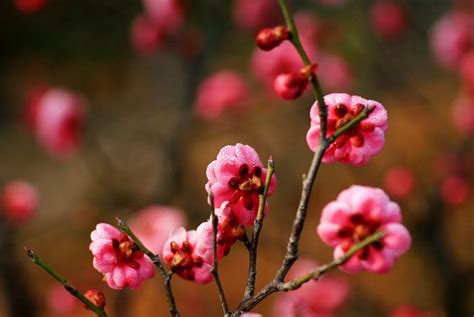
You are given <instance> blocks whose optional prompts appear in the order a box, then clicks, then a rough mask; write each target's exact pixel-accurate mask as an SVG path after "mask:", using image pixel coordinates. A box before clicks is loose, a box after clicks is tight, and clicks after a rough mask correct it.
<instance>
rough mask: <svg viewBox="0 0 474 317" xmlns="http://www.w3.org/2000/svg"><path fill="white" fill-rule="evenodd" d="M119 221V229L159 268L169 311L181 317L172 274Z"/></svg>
mask: <svg viewBox="0 0 474 317" xmlns="http://www.w3.org/2000/svg"><path fill="white" fill-rule="evenodd" d="M115 219H116V221H117V225H118V227H119V229H120V230H121V231H122V232H123V233H125V234H126V235H128V236H129V237H130V238H131V239H132V240H133V242H135V244H136V245H137V247H138V249H139V250H140V251H141V252H143V253H144V254H146V256H148V257H149V258H150V260H151V261H152V262H153V264H154V265H155V266H156V267H157V268H158V270H159V271H160V274H161V277H162V278H163V285H164V289H165V293H166V299H167V302H168V310H169V312H170V315H171V316H173V317H179V312H178V309H177V308H176V302H175V300H174V295H173V291H172V289H171V278H172V276H173V274H172V273H167V272H166V270H165V267H164V266H163V263H161V260H160V257H159V256H158V255H156V254H154V253H153V252H151V251H150V250H149V249H148V248H147V247H145V246H144V245H143V243H142V242H141V241H140V239H138V237H137V236H136V235H135V234H134V233H133V231H132V230H131V229H130V227H129V226H128V225H127V223H126V222H125V221H123V220H121V219H119V218H115Z"/></svg>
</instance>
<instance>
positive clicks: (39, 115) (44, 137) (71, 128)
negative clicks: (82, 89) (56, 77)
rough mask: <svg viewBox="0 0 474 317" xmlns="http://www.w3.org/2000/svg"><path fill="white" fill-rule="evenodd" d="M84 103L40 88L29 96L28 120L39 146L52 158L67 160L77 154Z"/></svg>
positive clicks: (63, 92) (62, 91)
mask: <svg viewBox="0 0 474 317" xmlns="http://www.w3.org/2000/svg"><path fill="white" fill-rule="evenodd" d="M85 107H86V104H85V101H84V100H83V98H82V97H80V96H78V95H76V94H74V93H73V92H71V91H68V90H65V89H61V88H40V89H39V90H35V91H33V92H32V94H30V98H29V100H28V105H27V120H28V123H29V125H30V128H31V131H32V133H33V134H34V135H35V136H36V138H37V140H38V142H39V143H40V144H41V145H42V146H43V147H44V148H45V149H46V150H47V151H48V152H49V153H50V154H51V155H53V156H55V157H59V158H62V159H66V158H69V157H71V156H72V155H73V154H75V153H76V152H77V151H78V148H79V143H80V139H81V137H82V130H83V121H84V113H85Z"/></svg>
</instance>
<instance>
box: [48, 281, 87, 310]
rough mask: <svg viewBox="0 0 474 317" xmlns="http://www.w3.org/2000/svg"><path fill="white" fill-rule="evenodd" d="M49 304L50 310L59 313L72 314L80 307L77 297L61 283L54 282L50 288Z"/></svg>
mask: <svg viewBox="0 0 474 317" xmlns="http://www.w3.org/2000/svg"><path fill="white" fill-rule="evenodd" d="M47 304H48V309H49V310H50V312H52V313H54V314H58V315H67V314H71V313H72V312H73V311H74V310H75V309H76V308H77V307H79V305H78V304H79V302H78V301H77V299H76V298H75V297H74V296H72V295H71V294H70V293H69V292H68V291H66V289H65V288H64V286H62V285H60V284H54V285H52V286H51V287H50V288H49V289H48V294H47Z"/></svg>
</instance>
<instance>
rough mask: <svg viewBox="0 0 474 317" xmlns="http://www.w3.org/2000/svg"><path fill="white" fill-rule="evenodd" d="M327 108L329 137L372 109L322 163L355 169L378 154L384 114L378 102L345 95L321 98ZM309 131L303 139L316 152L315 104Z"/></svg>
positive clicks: (317, 132) (330, 147)
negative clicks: (342, 165)
mask: <svg viewBox="0 0 474 317" xmlns="http://www.w3.org/2000/svg"><path fill="white" fill-rule="evenodd" d="M324 101H325V104H326V105H327V106H328V125H327V130H328V131H327V132H328V136H329V135H331V134H332V133H333V132H334V131H336V130H337V129H339V128H340V127H342V126H343V125H344V124H346V123H347V122H349V121H350V120H352V119H353V118H354V117H356V116H357V115H358V114H359V113H360V112H361V111H362V110H363V108H364V106H365V107H374V110H373V111H372V112H371V113H370V115H369V116H368V117H367V118H366V119H364V120H362V121H360V122H359V123H358V124H356V125H355V126H354V127H352V128H351V129H350V130H348V131H347V132H346V133H345V134H343V135H341V136H340V137H338V138H337V139H336V141H335V142H334V143H332V144H331V145H330V146H329V148H328V150H327V151H326V153H325V154H324V157H323V162H325V163H333V162H337V161H340V162H343V163H347V164H351V165H354V166H362V165H364V164H366V163H367V162H368V161H369V160H370V158H371V157H372V156H374V155H376V154H378V153H379V152H380V151H381V150H382V147H383V145H384V143H385V130H386V129H387V111H386V110H385V108H384V107H383V106H382V105H381V104H380V103H379V102H377V101H374V100H367V99H364V98H362V97H359V96H351V95H348V94H341V93H336V94H330V95H327V96H325V97H324ZM310 117H311V127H310V129H309V130H308V133H307V135H306V140H307V142H308V146H309V148H310V149H311V150H312V151H314V152H315V151H317V150H318V148H319V146H320V140H319V137H320V131H321V130H320V129H321V127H320V121H319V110H318V102H317V101H316V102H315V103H314V104H313V106H312V108H311V112H310Z"/></svg>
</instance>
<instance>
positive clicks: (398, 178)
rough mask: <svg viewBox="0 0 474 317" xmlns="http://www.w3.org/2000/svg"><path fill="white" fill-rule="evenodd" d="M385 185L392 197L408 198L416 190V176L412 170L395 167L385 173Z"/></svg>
mask: <svg viewBox="0 0 474 317" xmlns="http://www.w3.org/2000/svg"><path fill="white" fill-rule="evenodd" d="M383 185H384V186H383V187H384V189H385V190H386V191H387V192H388V193H389V194H390V195H392V196H394V197H397V198H407V197H408V196H409V195H410V194H411V193H412V192H413V190H414V189H415V176H414V175H413V172H412V171H411V170H410V169H408V168H406V167H403V166H395V167H392V168H390V169H389V170H388V171H387V172H386V173H385V176H384V182H383Z"/></svg>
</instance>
